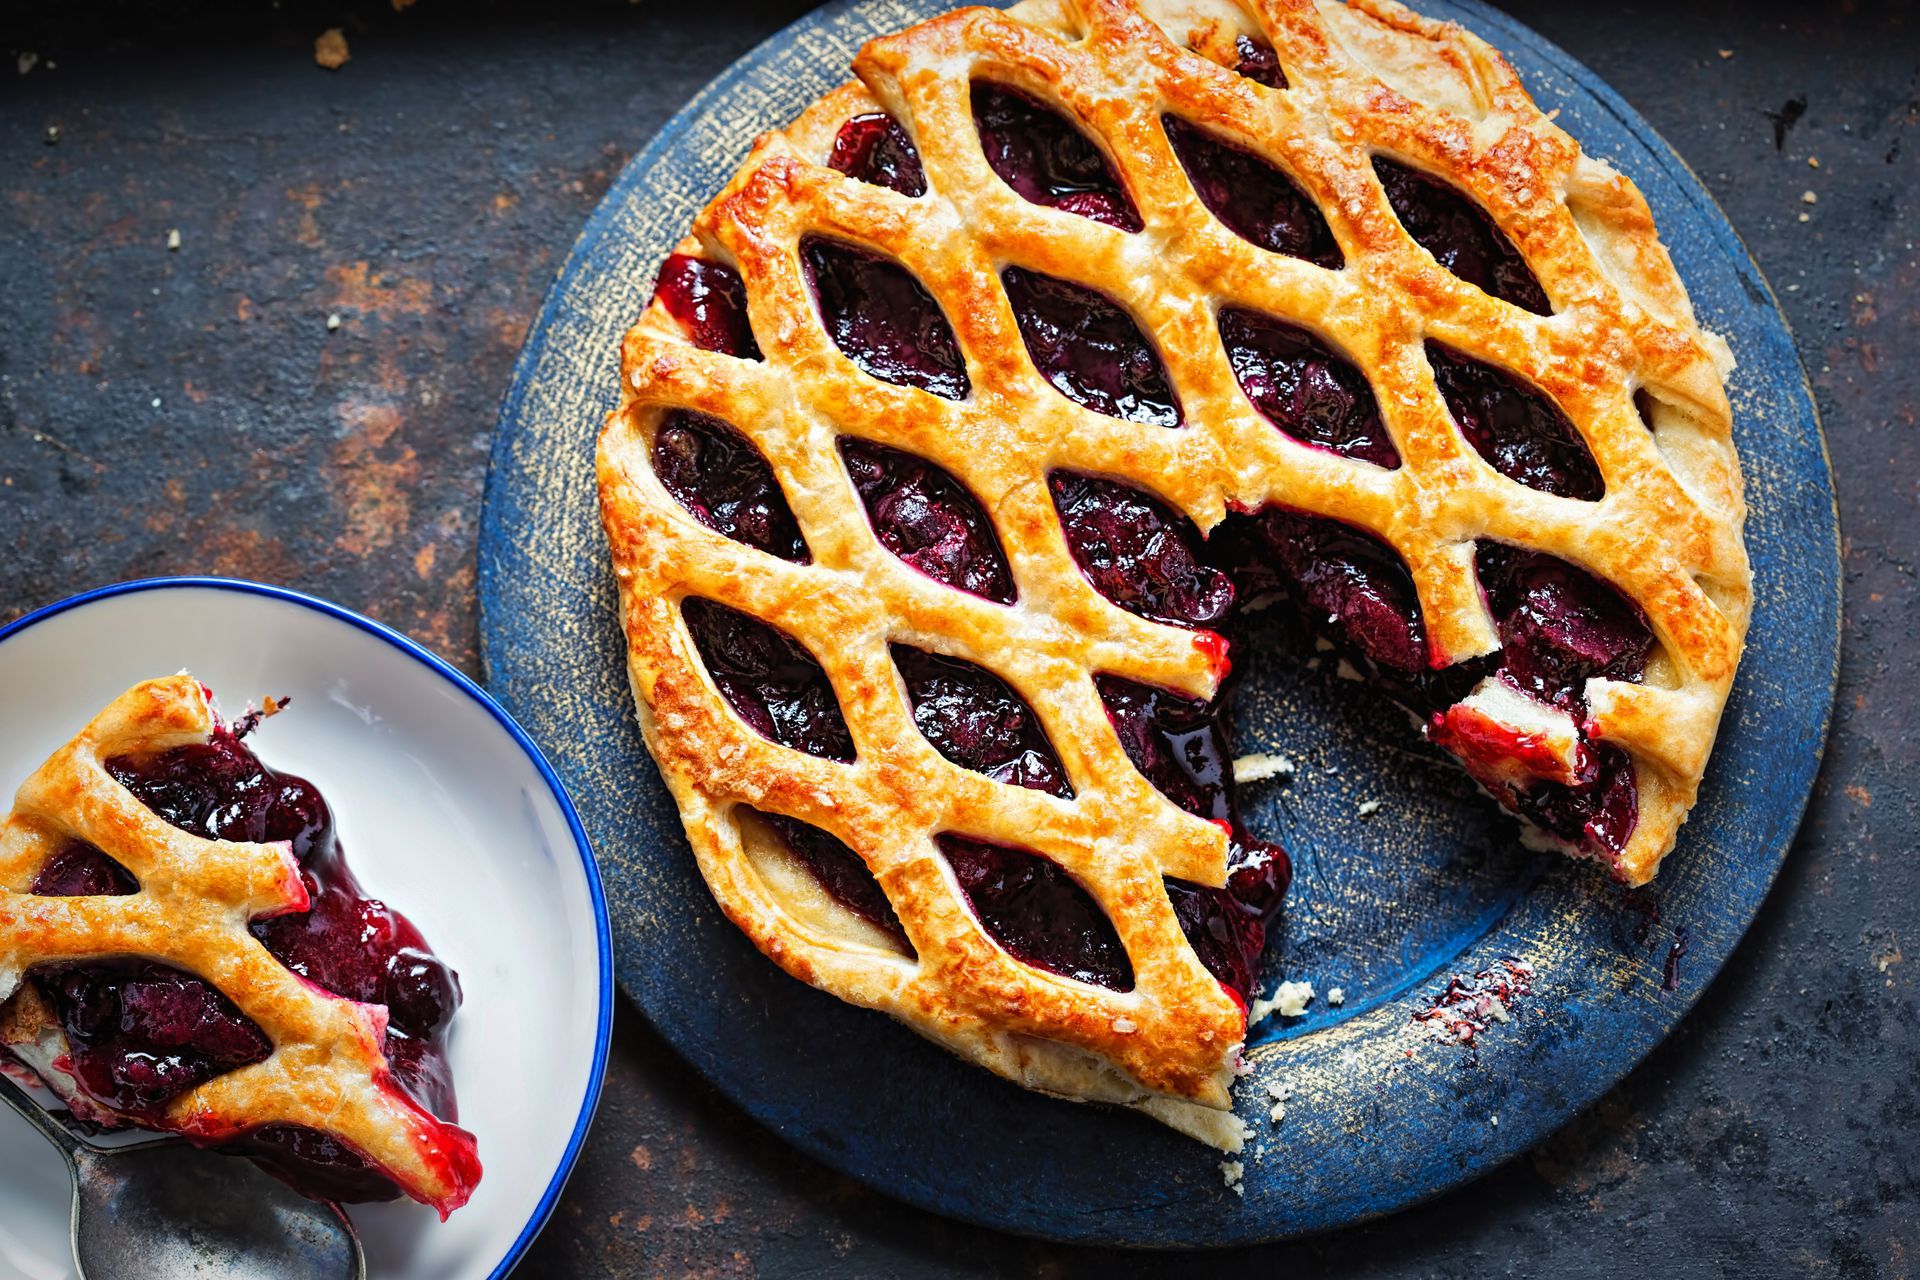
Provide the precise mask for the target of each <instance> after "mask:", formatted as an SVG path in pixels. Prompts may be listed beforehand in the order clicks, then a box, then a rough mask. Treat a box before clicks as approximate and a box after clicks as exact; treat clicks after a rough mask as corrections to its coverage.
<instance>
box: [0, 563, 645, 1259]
mask: <svg viewBox="0 0 1920 1280" xmlns="http://www.w3.org/2000/svg"><path fill="white" fill-rule="evenodd" d="M181 588H188V589H210V590H216V591H230V592H234V593H235V594H239V595H252V596H263V597H266V598H268V599H271V600H277V601H280V602H282V603H285V604H292V605H297V606H299V607H301V608H304V609H308V610H311V611H313V612H315V613H319V614H321V615H323V616H325V617H327V618H330V619H332V620H333V621H335V622H340V623H345V624H346V625H348V626H350V627H353V628H355V629H356V630H359V631H362V632H365V633H366V634H368V635H370V636H373V637H374V638H375V639H378V640H382V641H385V642H386V643H387V645H388V646H390V647H391V648H394V649H397V650H399V651H400V652H401V653H402V654H404V655H406V656H407V657H409V658H412V659H413V660H414V661H415V662H418V663H419V664H421V665H422V666H424V667H426V668H427V669H428V670H429V671H431V672H432V673H433V674H435V675H437V676H439V677H440V678H441V679H442V680H444V681H446V682H447V683H448V684H451V685H452V686H453V687H454V688H456V689H458V690H459V691H460V692H461V693H464V694H465V695H467V697H468V698H469V699H470V700H471V701H473V702H474V703H476V704H478V705H479V706H480V707H481V708H482V709H483V710H484V711H486V712H487V713H488V714H489V715H490V716H492V717H493V720H494V723H495V724H496V725H498V726H499V727H500V728H501V729H503V730H505V731H506V734H507V736H508V737H509V738H510V739H511V740H512V741H513V742H514V744H515V745H516V746H518V747H519V748H520V751H521V752H522V754H524V755H525V756H526V757H527V759H528V760H529V761H530V762H531V763H532V765H533V767H534V770H535V771H536V772H537V773H538V774H539V775H540V779H541V781H542V782H544V783H545V784H546V787H547V790H548V792H549V793H550V794H551V795H552V796H553V799H554V801H555V803H556V804H558V805H559V807H560V813H561V815H562V816H563V817H564V818H565V819H566V822H567V830H568V831H569V832H570V833H571V834H572V836H573V843H574V849H575V852H577V853H578V854H579V856H580V866H581V870H582V871H583V872H584V873H585V875H586V879H587V893H588V898H589V901H590V903H591V905H592V908H593V919H594V943H595V950H596V952H597V953H598V962H597V964H596V965H595V977H596V979H597V981H598V984H599V1000H598V1005H599V1009H598V1011H597V1014H596V1025H595V1028H594V1047H593V1060H592V1069H591V1070H590V1071H589V1072H588V1075H587V1087H586V1090H585V1093H584V1094H583V1096H582V1098H581V1102H580V1110H579V1113H578V1114H577V1115H576V1116H575V1118H574V1123H573V1132H572V1133H571V1134H570V1135H569V1136H568V1138H567V1146H566V1149H565V1150H564V1151H563V1152H562V1153H561V1156H560V1161H559V1164H558V1165H557V1167H556V1168H555V1169H554V1172H553V1176H552V1178H551V1179H549V1180H548V1183H547V1187H546V1190H545V1191H543V1192H542V1193H541V1195H540V1199H539V1202H538V1203H537V1204H536V1205H535V1206H534V1209H533V1213H532V1214H531V1216H530V1217H529V1218H528V1220H527V1222H526V1225H525V1226H523V1227H522V1228H521V1229H520V1232H519V1234H518V1235H516V1236H515V1237H514V1240H513V1243H512V1244H511V1245H510V1246H509V1247H508V1248H507V1251H506V1253H505V1254H504V1255H502V1257H501V1258H500V1260H499V1261H498V1262H497V1263H495V1264H494V1265H493V1268H492V1269H491V1270H490V1271H489V1272H488V1273H487V1275H488V1280H505V1277H506V1276H507V1275H508V1274H509V1273H511V1272H512V1271H513V1269H514V1268H515V1267H516V1266H518V1265H519V1263H520V1260H521V1258H522V1257H523V1256H524V1255H525V1254H526V1252H527V1250H528V1249H529V1248H531V1247H532V1245H533V1242H534V1240H535V1239H537V1238H538V1237H539V1234H540V1232H541V1229H542V1228H544V1227H545V1226H546V1224H547V1222H548V1220H549V1219H550V1218H552V1216H553V1211H554V1209H555V1208H557V1207H558V1205H559V1201H560V1194H561V1192H562V1191H563V1190H565V1188H566V1184H567V1180H568V1179H569V1178H570V1177H571V1176H572V1174H573V1169H574V1166H575V1164H576V1163H577V1162H578V1160H579V1157H580V1152H581V1150H582V1149H583V1148H584V1146H585V1144H586V1140H587V1135H588V1133H589V1132H590V1130H591V1129H592V1127H593V1120H594V1117H595V1114H596V1113H597V1112H598V1110H599V1105H600V1094H601V1090H602V1087H603V1086H604V1084H605V1083H606V1075H607V1059H608V1055H609V1053H610V1052H611V1050H612V1047H613V999H614V995H613V993H614V978H613V932H612V922H611V920H610V918H609V915H608V912H607V900H606V893H605V890H604V889H603V887H602V885H601V883H600V864H599V860H598V859H597V858H596V857H595V855H594V852H593V844H592V842H591V841H590V840H588V839H587V832H586V828H585V827H584V826H582V825H581V822H580V815H579V813H577V812H576V811H575V809H574V807H573V800H572V799H571V797H569V796H568V795H567V790H566V787H565V786H564V785H563V784H562V783H561V781H560V776H559V774H557V773H555V772H554V769H553V766H552V765H551V764H550V763H548V761H547V757H546V755H545V753H544V752H542V751H541V750H540V747H539V744H538V743H536V742H534V740H533V738H532V736H531V735H530V734H528V733H527V731H526V730H525V729H523V728H521V727H520V724H519V722H518V721H516V720H515V719H514V718H513V717H512V715H510V714H508V712H507V709H506V708H505V707H503V706H501V705H500V704H499V703H498V702H497V701H495V700H494V697H493V695H492V694H490V693H488V692H487V691H486V690H485V689H483V688H482V687H481V686H480V685H479V684H477V683H475V682H474V680H473V679H472V678H470V677H469V676H467V675H466V674H465V673H464V672H462V671H461V670H460V669H459V668H457V667H455V666H453V665H452V664H451V663H449V662H448V661H447V660H446V659H445V658H442V657H440V656H439V655H438V654H436V653H434V652H433V651H432V650H431V649H428V648H427V647H426V646H425V645H422V644H421V643H420V642H419V641H417V640H414V639H413V638H411V637H410V636H407V635H404V634H402V633H401V632H399V631H396V630H395V629H394V628H392V627H389V626H387V625H386V624H385V623H383V622H376V621H375V620H374V619H372V618H369V617H367V616H365V615H364V614H360V613H356V612H354V611H353V610H352V609H349V608H347V607H346V606H344V605H338V604H334V603H333V602H332V601H330V600H323V599H321V598H320V597H319V596H313V595H308V594H307V593H306V592H304V591H296V590H294V589H293V588H291V587H281V586H275V585H272V584H270V583H265V582H254V581H252V580H250V579H246V578H223V577H217V576H207V575H192V574H189V575H182V576H178V577H168V576H160V577H149V578H134V579H131V580H129V581H126V582H114V583H109V584H107V585H105V586H100V587H93V588H91V589H89V590H86V591H82V592H79V593H78V594H75V595H71V596H68V597H66V598H65V599H63V600H56V601H54V602H53V603H52V604H47V605H42V606H41V607H40V608H38V609H34V610H33V611H31V612H29V613H26V614H23V615H22V616H20V617H19V618H16V619H14V620H13V621H12V622H9V623H7V624H6V625H5V626H0V645H3V644H5V643H6V642H7V641H8V640H10V639H12V638H13V637H14V636H16V635H18V634H20V633H21V632H23V631H26V630H27V629H29V628H30V627H32V626H34V625H36V624H38V623H41V622H45V621H47V620H48V619H50V618H54V617H58V616H59V615H61V614H63V613H69V612H72V611H73V610H75V609H79V608H82V607H84V606H86V605H89V604H95V603H98V602H99V601H101V600H106V599H111V598H114V597H118V596H127V595H137V594H140V593H143V592H148V591H164V590H174V589H181Z"/></svg>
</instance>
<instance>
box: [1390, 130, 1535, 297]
mask: <svg viewBox="0 0 1920 1280" xmlns="http://www.w3.org/2000/svg"><path fill="white" fill-rule="evenodd" d="M1373 171H1374V173H1375V174H1376V175H1377V176H1378V177H1379V179H1380V186H1381V188H1382V189H1383V190H1384V191H1385V192H1386V193H1387V203H1388V204H1390V205H1392V206H1393V212H1394V216H1395V217H1397V218H1399V219H1400V225H1401V226H1403V227H1405V228H1406V229H1407V234H1408V235H1410V236H1412V237H1413V238H1414V240H1415V241H1416V242H1417V243H1418V244H1419V245H1420V247H1421V248H1423V249H1425V250H1426V251H1427V252H1428V253H1431V254H1432V255H1433V257H1434V260H1435V261H1436V262H1438V263H1439V264H1440V265H1441V266H1443V267H1445V268H1446V269H1447V270H1449V271H1451V272H1453V274H1454V275H1456V276H1459V277H1460V278H1461V279H1462V280H1465V281H1466V282H1467V283H1468V284H1470V285H1474V286H1476V287H1478V288H1479V289H1481V290H1483V291H1484V292H1486V293H1490V294H1492V295H1493V296H1494V297H1496V298H1499V299H1501V300H1503V301H1506V302H1511V303H1512V304H1513V305H1514V306H1516V307H1520V308H1523V309H1524V310H1527V311H1531V312H1533V313H1534V314H1535V315H1541V316H1547V315H1552V314H1553V307H1552V306H1551V305H1550V304H1549V303H1548V302H1547V295H1546V291H1545V290H1543V289H1541V287H1540V282H1539V281H1538V280H1537V279H1535V278H1534V274H1533V271H1532V269H1531V268H1529V267H1528V266H1527V260H1526V259H1525V258H1523V257H1521V256H1520V251H1519V250H1518V249H1515V248H1514V247H1513V242H1512V241H1511V240H1509V239H1507V237H1506V235H1505V234H1504V233H1503V232H1502V231H1501V230H1500V228H1499V227H1498V226H1496V225H1495V224H1494V221H1493V219H1492V218H1491V217H1489V216H1488V214H1487V211H1486V210H1485V209H1482V208H1481V207H1480V206H1479V205H1477V204H1475V203H1474V202H1473V201H1472V200H1471V199H1469V198H1468V197H1467V196H1466V195H1464V194H1462V193H1461V192H1459V191H1457V190H1455V189H1454V188H1453V187H1452V186H1450V185H1448V184H1447V183H1445V182H1442V181H1441V180H1440V179H1438V178H1436V177H1434V176H1432V175H1431V174H1426V173H1422V172H1420V171H1419V170H1418V169H1413V168H1409V167H1408V166H1407V165H1404V164H1400V163H1399V162H1397V161H1394V160H1389V159H1387V158H1386V157H1385V156H1375V157H1374V159H1373Z"/></svg>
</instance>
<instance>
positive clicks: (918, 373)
mask: <svg viewBox="0 0 1920 1280" xmlns="http://www.w3.org/2000/svg"><path fill="white" fill-rule="evenodd" d="M800 257H801V260H802V261H803V262H804V263H805V264H806V269H807V279H808V280H809V281H810V282H811V283H812V285H813V292H814V296H815V298H817V299H818V300H819V304H820V318H821V320H822V321H824V322H825V324H826V326H827V333H828V334H829V335H830V336H831V337H832V338H833V341H834V344H835V345H836V346H838V347H839V348H840V349H841V350H842V351H844V352H846V354H847V358H848V359H849V360H852V361H853V362H854V363H855V364H856V365H859V366H860V368H861V369H863V370H865V371H866V372H867V373H869V374H872V375H873V376H874V377H876V378H878V379H880V380H881V381H882V382H891V383H894V384H895V385H897V386H902V387H919V388H920V389H921V390H922V391H931V392H933V394H935V395H937V396H944V397H946V398H947V399H948V400H964V399H966V397H967V393H968V392H969V391H971V390H972V386H973V384H972V383H971V382H969V381H968V379H967V362H966V360H965V359H963V358H962V357H961V355H960V344H959V342H958V341H957V340H955V338H954V336H953V327H952V326H951V325H949V324H948V323H947V317H946V316H945V315H944V314H943V313H942V312H941V310H940V304H939V303H938V302H935V301H934V300H933V295H932V294H930V293H928V292H927V290H926V287H925V286H924V285H922V284H921V283H920V282H919V281H918V280H916V279H914V278H913V276H912V275H911V274H910V273H909V272H908V271H907V269H906V268H905V267H903V266H901V265H900V264H899V263H897V262H889V261H888V260H887V259H885V258H882V257H880V256H879V255H877V254H872V253H868V252H867V251H866V250H864V249H855V248H853V247H851V246H849V245H844V244H839V243H836V242H835V241H832V240H823V239H820V238H818V237H812V238H809V239H807V240H804V241H802V242H801V244H800Z"/></svg>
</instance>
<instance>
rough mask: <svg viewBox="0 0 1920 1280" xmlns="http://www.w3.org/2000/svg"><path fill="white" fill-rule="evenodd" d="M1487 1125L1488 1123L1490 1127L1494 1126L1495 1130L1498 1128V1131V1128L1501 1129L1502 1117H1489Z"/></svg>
mask: <svg viewBox="0 0 1920 1280" xmlns="http://www.w3.org/2000/svg"><path fill="white" fill-rule="evenodd" d="M1487 1123H1488V1124H1490V1125H1492V1126H1493V1127H1494V1128H1496V1129H1498V1128H1499V1127H1500V1117H1499V1116H1488V1117H1487Z"/></svg>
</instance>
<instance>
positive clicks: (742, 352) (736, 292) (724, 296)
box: [653, 253, 762, 360]
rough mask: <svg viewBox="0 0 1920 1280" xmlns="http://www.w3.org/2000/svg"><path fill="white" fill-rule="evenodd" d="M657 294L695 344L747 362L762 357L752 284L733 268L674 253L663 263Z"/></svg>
mask: <svg viewBox="0 0 1920 1280" xmlns="http://www.w3.org/2000/svg"><path fill="white" fill-rule="evenodd" d="M653 296H654V297H656V298H658V299H660V301H661V302H663V303H665V304H666V308H667V312H668V314H670V315H672V316H673V318H674V319H675V320H677V321H679V322H680V325H681V327H682V328H684V329H685V330H686V331H687V337H688V339H689V340H690V341H691V342H692V343H693V345H694V346H696V347H701V348H704V349H705V350H708V351H718V352H720V353H721V354H722V355H729V356H740V357H742V358H744V359H747V360H759V359H761V358H762V357H761V355H760V344H759V343H757V342H755V341H754V340H753V329H752V327H751V326H750V325H749V324H748V323H747V286H746V284H745V283H744V282H743V281H742V280H741V279H740V274H739V273H738V272H737V271H735V270H733V269H732V268H731V267H723V266H721V265H720V264H719V263H717V262H708V261H706V260H705V259H703V258H695V257H691V256H689V255H687V254H684V253H675V254H670V255H668V257H667V260H666V261H665V262H664V263H662V264H661V265H660V278H659V280H657V281H656V282H655V283H654V286H653Z"/></svg>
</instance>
